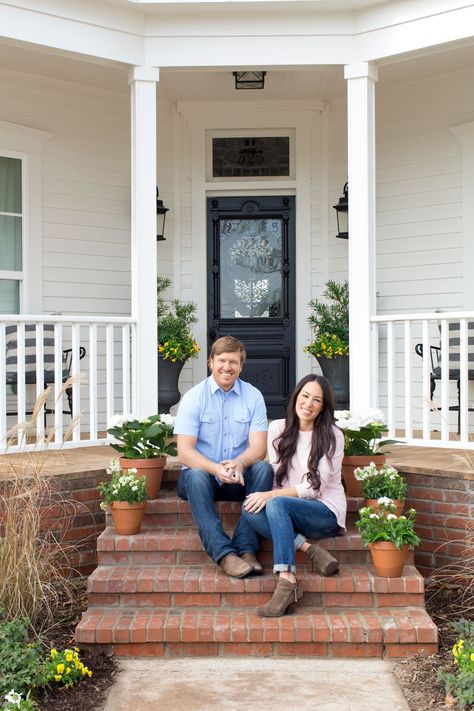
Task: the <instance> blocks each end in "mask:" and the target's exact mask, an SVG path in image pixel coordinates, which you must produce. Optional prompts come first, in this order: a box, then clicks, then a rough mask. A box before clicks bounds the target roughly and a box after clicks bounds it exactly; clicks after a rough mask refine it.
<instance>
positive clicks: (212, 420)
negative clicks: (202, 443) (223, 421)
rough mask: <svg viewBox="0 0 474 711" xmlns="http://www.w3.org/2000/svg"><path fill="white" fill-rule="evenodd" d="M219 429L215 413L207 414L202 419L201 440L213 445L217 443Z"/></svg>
mask: <svg viewBox="0 0 474 711" xmlns="http://www.w3.org/2000/svg"><path fill="white" fill-rule="evenodd" d="M218 429H219V420H218V417H217V415H216V413H215V412H205V413H204V414H203V416H202V417H201V426H200V428H199V439H202V440H206V441H208V442H210V443H212V444H215V443H216V437H217V434H218Z"/></svg>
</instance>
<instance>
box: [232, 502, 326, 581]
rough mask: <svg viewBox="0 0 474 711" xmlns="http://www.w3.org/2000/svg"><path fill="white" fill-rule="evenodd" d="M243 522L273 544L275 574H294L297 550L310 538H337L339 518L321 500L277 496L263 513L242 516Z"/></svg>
mask: <svg viewBox="0 0 474 711" xmlns="http://www.w3.org/2000/svg"><path fill="white" fill-rule="evenodd" d="M242 518H244V519H245V521H247V523H248V525H249V526H250V527H251V528H253V529H254V531H255V532H256V533H258V534H260V536H263V538H269V539H270V540H273V570H274V572H280V571H285V572H292V573H294V572H295V571H296V567H295V550H297V549H298V548H300V547H301V545H302V544H303V543H304V542H305V540H306V537H308V538H315V539H317V540H318V539H320V538H331V537H332V536H337V534H338V532H339V526H338V523H337V519H336V515H335V514H334V513H333V512H332V511H331V510H330V509H328V507H327V506H326V504H323V502H322V501H319V500H318V499H299V498H296V497H293V496H275V498H273V499H270V500H269V501H268V502H267V505H266V507H265V508H264V509H263V511H261V512H260V513H257V514H254V513H247V511H243V512H242Z"/></svg>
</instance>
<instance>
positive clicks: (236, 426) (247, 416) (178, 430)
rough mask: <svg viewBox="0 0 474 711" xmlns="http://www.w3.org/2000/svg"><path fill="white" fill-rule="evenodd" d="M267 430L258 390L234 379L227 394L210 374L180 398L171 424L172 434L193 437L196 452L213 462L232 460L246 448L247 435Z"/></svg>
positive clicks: (265, 415) (263, 405) (263, 408)
mask: <svg viewBox="0 0 474 711" xmlns="http://www.w3.org/2000/svg"><path fill="white" fill-rule="evenodd" d="M267 429H268V420H267V410H266V407H265V402H264V400H263V396H262V393H261V392H260V391H259V390H257V388H255V387H254V386H253V385H250V383H246V382H245V381H244V380H240V378H237V380H236V381H235V383H234V386H233V387H232V389H231V390H229V391H228V392H226V391H225V390H222V388H220V387H219V385H217V383H216V381H215V380H214V378H213V377H212V375H210V376H209V377H208V378H206V379H205V380H203V381H202V382H201V383H198V385H195V386H194V387H193V388H191V390H188V392H187V393H185V394H184V395H183V397H182V398H181V402H180V404H179V407H178V412H177V415H176V420H175V423H174V433H175V434H181V435H189V436H191V437H196V449H197V451H198V452H200V453H201V454H203V455H204V456H205V457H207V458H208V459H210V460H212V461H213V462H222V461H223V460H224V459H235V458H236V457H238V456H239V454H241V453H242V452H243V451H244V450H245V449H246V448H247V446H248V437H249V433H250V432H266V431H267ZM187 468H189V467H186V466H185V465H183V469H187Z"/></svg>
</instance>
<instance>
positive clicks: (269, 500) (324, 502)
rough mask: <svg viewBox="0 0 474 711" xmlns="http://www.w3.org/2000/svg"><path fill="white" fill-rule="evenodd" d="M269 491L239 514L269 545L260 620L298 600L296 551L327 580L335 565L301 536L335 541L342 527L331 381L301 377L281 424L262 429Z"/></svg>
mask: <svg viewBox="0 0 474 711" xmlns="http://www.w3.org/2000/svg"><path fill="white" fill-rule="evenodd" d="M268 453H269V460H270V463H271V464H272V466H273V470H274V484H273V489H272V491H259V492H255V493H253V494H250V495H249V496H247V498H246V500H245V501H244V504H243V515H244V516H245V518H246V520H247V521H248V523H249V525H250V526H252V527H253V528H254V529H255V530H256V531H257V533H259V534H260V535H261V536H263V537H264V538H268V539H272V540H273V556H274V565H273V570H274V572H275V573H276V574H277V576H278V578H277V584H276V588H275V592H274V593H273V597H272V598H271V600H269V602H267V604H266V605H264V606H263V607H258V608H257V613H258V614H259V615H260V616H261V617H280V616H281V615H283V614H284V613H285V612H286V611H287V610H288V608H290V607H291V606H292V605H293V604H294V603H296V602H297V601H298V600H299V599H300V598H301V597H302V594H303V593H302V591H301V586H300V584H299V583H298V581H297V579H296V575H295V573H296V567H295V550H298V549H299V550H302V551H303V552H304V553H306V554H307V555H308V556H309V558H310V559H311V561H312V564H313V570H317V571H319V572H320V573H321V574H322V575H332V574H333V573H335V572H337V570H338V569H339V562H338V561H337V560H336V559H335V558H333V557H332V555H330V553H328V551H326V550H325V549H324V548H321V547H320V546H318V545H316V544H314V543H313V544H310V543H308V541H307V540H306V537H308V538H314V539H317V540H318V539H320V538H329V537H332V536H336V535H338V533H339V532H340V531H341V529H343V530H344V529H345V518H346V496H345V493H344V489H343V486H342V481H341V463H342V457H343V455H344V435H343V434H342V432H341V430H340V429H339V428H337V427H336V426H335V424H334V395H333V391H332V387H331V384H330V382H329V381H328V380H327V379H326V378H324V377H322V376H320V375H307V376H306V377H304V378H303V379H302V380H300V382H299V383H298V384H297V386H296V388H295V390H294V392H293V394H292V396H291V399H290V402H289V405H288V410H287V415H286V419H285V420H274V421H273V422H272V423H271V424H270V427H269V430H268Z"/></svg>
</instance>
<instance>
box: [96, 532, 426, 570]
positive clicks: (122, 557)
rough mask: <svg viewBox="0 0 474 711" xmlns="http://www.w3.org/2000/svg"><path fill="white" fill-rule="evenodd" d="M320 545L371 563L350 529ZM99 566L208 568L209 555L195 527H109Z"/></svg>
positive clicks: (266, 554)
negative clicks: (132, 531) (123, 530)
mask: <svg viewBox="0 0 474 711" xmlns="http://www.w3.org/2000/svg"><path fill="white" fill-rule="evenodd" d="M319 543H320V545H321V546H322V547H324V548H326V549H327V550H330V551H331V552H333V554H334V556H335V557H336V558H337V559H338V560H339V561H340V562H341V563H370V561H371V557H370V552H369V551H368V550H367V549H365V548H364V547H363V545H362V541H361V537H360V534H359V533H358V532H357V531H356V529H355V528H351V527H350V526H349V529H348V532H347V533H346V534H345V535H343V536H337V537H335V538H325V539H324V540H322V541H319ZM97 558H98V563H99V565H116V564H117V563H119V564H122V565H159V564H165V563H168V564H173V565H175V564H180V565H198V564H201V565H205V564H206V563H209V556H208V555H207V553H206V552H205V551H204V550H203V548H202V544H201V541H200V538H199V535H198V532H197V530H196V528H195V526H194V525H193V526H180V527H160V528H157V527H148V526H143V527H142V530H141V533H138V534H137V535H136V536H120V535H118V534H117V533H115V529H114V528H113V527H111V526H108V527H107V528H106V529H105V530H104V531H103V532H102V533H101V534H100V536H99V537H98V539H97ZM258 559H259V560H260V562H261V563H262V565H266V566H270V565H272V563H273V546H272V543H271V541H266V540H263V541H262V542H261V548H260V551H259V553H258ZM412 562H413V551H410V552H409V557H408V560H407V563H412ZM296 564H297V565H299V566H306V567H308V566H309V565H310V561H309V559H308V556H306V555H305V554H304V553H301V552H300V551H297V552H296Z"/></svg>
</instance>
